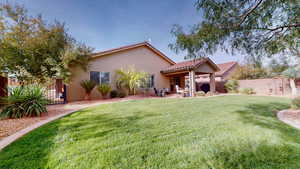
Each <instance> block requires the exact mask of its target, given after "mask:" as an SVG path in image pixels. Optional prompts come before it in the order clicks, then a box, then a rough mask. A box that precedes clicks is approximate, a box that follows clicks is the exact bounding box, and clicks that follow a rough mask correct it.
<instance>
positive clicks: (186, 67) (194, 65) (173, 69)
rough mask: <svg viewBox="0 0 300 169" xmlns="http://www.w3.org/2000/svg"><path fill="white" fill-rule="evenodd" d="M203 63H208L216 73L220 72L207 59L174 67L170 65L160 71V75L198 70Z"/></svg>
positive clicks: (179, 63)
mask: <svg viewBox="0 0 300 169" xmlns="http://www.w3.org/2000/svg"><path fill="white" fill-rule="evenodd" d="M204 63H208V64H209V65H210V66H211V67H212V68H213V69H214V70H215V71H216V72H217V71H219V70H220V68H219V67H218V66H217V65H216V64H215V63H214V62H213V61H212V60H210V59H209V58H199V59H194V60H190V61H184V62H178V63H176V64H175V65H172V66H170V67H168V68H166V69H164V70H162V71H161V73H164V74H167V73H175V72H183V71H190V70H193V69H196V68H198V67H199V66H201V65H202V64H204Z"/></svg>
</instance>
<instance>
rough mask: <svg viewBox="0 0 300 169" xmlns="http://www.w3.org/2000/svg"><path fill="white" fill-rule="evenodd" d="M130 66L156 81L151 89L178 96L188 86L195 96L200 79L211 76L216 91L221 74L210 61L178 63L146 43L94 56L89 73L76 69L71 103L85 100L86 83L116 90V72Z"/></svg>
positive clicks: (95, 95) (69, 97)
mask: <svg viewBox="0 0 300 169" xmlns="http://www.w3.org/2000/svg"><path fill="white" fill-rule="evenodd" d="M129 66H134V67H135V68H136V69H137V70H139V71H144V72H147V73H148V74H149V75H150V78H151V80H152V83H151V84H152V86H150V87H151V88H157V89H162V88H167V89H169V90H170V91H171V92H175V86H176V85H178V86H179V87H181V88H185V87H187V86H188V89H189V94H190V95H191V96H193V94H194V93H195V91H196V85H195V77H196V76H197V75H204V74H209V77H210V83H209V84H210V88H211V90H212V91H214V88H215V73H216V72H217V71H219V70H220V69H219V67H218V66H217V65H216V64H215V63H214V62H213V61H212V60H210V59H209V58H202V59H196V60H193V61H186V62H179V63H175V62H174V61H173V60H171V59H170V58H168V57H167V56H166V55H165V54H163V53H162V52H161V51H159V50H158V49H156V48H155V47H153V46H152V45H151V44H150V43H148V42H142V43H138V44H133V45H128V46H124V47H120V48H116V49H111V50H107V51H103V52H99V53H94V54H92V56H91V57H90V61H89V66H88V70H87V71H83V70H82V69H80V68H79V67H76V68H74V69H72V70H71V71H72V73H73V77H72V78H71V82H70V84H69V85H68V86H67V100H68V101H77V100H82V99H83V98H84V95H85V92H84V89H82V88H81V86H80V82H81V81H82V80H94V81H96V82H97V83H98V84H102V83H109V84H110V85H111V86H112V88H116V86H115V80H116V74H115V71H116V70H117V69H120V68H127V67H129ZM186 76H188V77H189V80H188V81H185V77H186ZM190 82H191V83H190ZM94 90H95V91H93V92H92V95H91V98H92V99H99V98H100V94H99V93H98V91H96V89H94Z"/></svg>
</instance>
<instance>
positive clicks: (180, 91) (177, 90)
mask: <svg viewBox="0 0 300 169" xmlns="http://www.w3.org/2000/svg"><path fill="white" fill-rule="evenodd" d="M175 87H176V93H177V94H182V93H184V90H183V89H181V88H179V86H178V85H176V86H175Z"/></svg>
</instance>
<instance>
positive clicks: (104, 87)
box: [97, 84, 111, 98]
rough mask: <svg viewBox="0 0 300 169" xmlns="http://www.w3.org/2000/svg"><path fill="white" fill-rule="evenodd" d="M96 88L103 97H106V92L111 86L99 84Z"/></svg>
mask: <svg viewBox="0 0 300 169" xmlns="http://www.w3.org/2000/svg"><path fill="white" fill-rule="evenodd" d="M97 89H98V91H99V92H100V93H101V95H102V97H103V98H106V97H107V95H108V93H109V92H110V91H111V87H110V85H108V84H101V85H99V86H98V88H97Z"/></svg>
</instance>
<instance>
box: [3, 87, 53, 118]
mask: <svg viewBox="0 0 300 169" xmlns="http://www.w3.org/2000/svg"><path fill="white" fill-rule="evenodd" d="M4 103H5V104H6V106H5V108H4V109H3V111H2V112H1V113H0V116H1V117H4V118H21V117H32V116H40V115H41V114H42V113H45V112H47V108H46V105H47V104H48V100H47V99H46V97H45V95H44V89H43V88H42V87H41V86H38V85H29V86H23V87H21V86H20V87H16V88H14V89H12V91H11V93H10V95H9V96H8V97H5V98H4Z"/></svg>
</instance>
